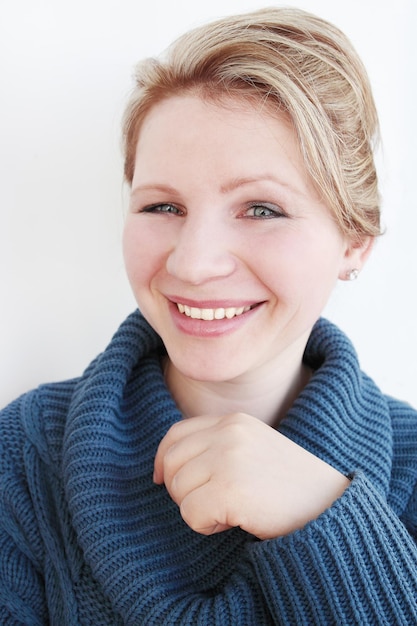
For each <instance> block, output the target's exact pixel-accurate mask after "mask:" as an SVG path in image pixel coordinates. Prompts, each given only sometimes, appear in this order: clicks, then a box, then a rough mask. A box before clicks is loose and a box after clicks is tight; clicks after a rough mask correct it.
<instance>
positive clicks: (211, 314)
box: [177, 302, 250, 321]
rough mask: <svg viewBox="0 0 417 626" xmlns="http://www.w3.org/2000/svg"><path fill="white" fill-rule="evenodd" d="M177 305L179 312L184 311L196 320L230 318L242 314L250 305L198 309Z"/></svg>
mask: <svg viewBox="0 0 417 626" xmlns="http://www.w3.org/2000/svg"><path fill="white" fill-rule="evenodd" d="M177 307H178V310H179V312H180V313H185V315H187V316H188V317H192V318H193V319H196V320H207V321H209V320H222V319H224V318H225V317H226V318H227V319H229V320H230V319H232V317H235V316H236V315H242V313H246V311H249V310H250V306H240V307H234V306H231V307H227V308H225V309H223V308H219V309H199V308H198V307H195V306H187V305H186V304H180V303H179V302H178V303H177Z"/></svg>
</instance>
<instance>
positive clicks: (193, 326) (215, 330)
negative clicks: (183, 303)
mask: <svg viewBox="0 0 417 626" xmlns="http://www.w3.org/2000/svg"><path fill="white" fill-rule="evenodd" d="M260 307H261V305H258V306H257V307H255V308H253V309H249V311H246V313H242V314H241V315H235V316H234V317H232V318H231V319H228V318H226V317H225V318H223V319H222V320H210V321H206V320H198V319H194V318H192V317H188V316H187V315H185V313H180V312H179V310H178V307H177V305H176V304H174V303H173V302H170V303H169V308H170V312H171V315H172V318H173V320H174V323H175V325H176V327H177V328H178V330H180V331H181V332H183V333H185V334H186V335H192V336H193V337H207V338H214V337H220V336H221V335H225V334H227V333H232V332H234V331H236V330H238V329H239V328H240V327H241V326H243V325H244V324H245V323H246V322H248V321H249V319H251V318H252V317H253V315H255V314H256V312H257V311H258V309H260Z"/></svg>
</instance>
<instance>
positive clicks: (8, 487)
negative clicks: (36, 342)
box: [0, 400, 48, 626]
mask: <svg viewBox="0 0 417 626" xmlns="http://www.w3.org/2000/svg"><path fill="white" fill-rule="evenodd" d="M19 411H20V400H17V401H16V402H14V403H13V404H11V405H10V406H9V407H7V408H6V409H4V410H3V411H2V412H1V413H0V623H1V624H4V625H5V626H6V625H7V626H9V625H13V626H14V625H17V624H31V625H33V626H37V625H40V624H47V623H48V618H47V611H46V603H45V596H44V586H43V580H42V576H41V561H42V549H41V546H40V540H39V536H38V535H37V533H36V529H37V527H38V524H37V521H36V517H35V514H34V512H33V507H32V502H31V498H30V495H29V491H28V489H27V488H26V486H25V482H24V478H23V472H22V468H20V470H19V468H18V466H17V462H16V461H17V458H18V457H21V456H22V453H23V450H24V443H23V442H24V436H23V431H22V430H21V425H20V419H19Z"/></svg>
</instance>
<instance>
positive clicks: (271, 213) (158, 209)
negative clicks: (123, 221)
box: [140, 202, 286, 220]
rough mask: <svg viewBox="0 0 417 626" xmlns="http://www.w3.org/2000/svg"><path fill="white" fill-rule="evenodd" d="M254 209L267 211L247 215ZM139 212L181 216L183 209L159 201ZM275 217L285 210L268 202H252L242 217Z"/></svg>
mask: <svg viewBox="0 0 417 626" xmlns="http://www.w3.org/2000/svg"><path fill="white" fill-rule="evenodd" d="M256 210H261V211H264V212H267V213H268V214H267V215H248V214H247V213H248V212H249V211H253V212H256ZM140 212H141V213H165V214H166V215H179V216H183V215H184V211H183V210H182V209H180V208H178V207H177V206H175V204H172V203H170V202H161V203H160V204H152V205H149V206H146V207H144V208H143V209H141V211H140ZM277 217H286V214H285V212H284V211H283V210H282V209H281V208H280V207H279V206H277V205H275V204H273V205H271V204H269V203H268V202H263V203H262V202H253V203H251V204H250V205H248V207H247V208H246V209H245V212H244V215H243V218H249V219H253V220H268V219H274V218H277Z"/></svg>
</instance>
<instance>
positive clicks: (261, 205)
mask: <svg viewBox="0 0 417 626" xmlns="http://www.w3.org/2000/svg"><path fill="white" fill-rule="evenodd" d="M257 209H260V210H261V211H267V212H268V213H269V214H268V215H262V216H261V215H249V216H247V217H249V218H250V219H255V220H256V219H259V220H262V219H265V220H270V219H274V218H277V217H285V216H286V214H285V212H284V211H283V210H282V209H281V208H280V207H279V206H277V205H275V204H272V205H271V204H269V202H253V203H252V204H250V205H249V207H248V208H247V211H254V212H255V211H256V210H257Z"/></svg>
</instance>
